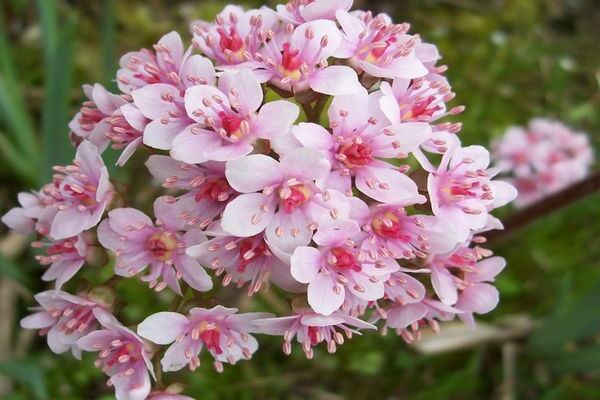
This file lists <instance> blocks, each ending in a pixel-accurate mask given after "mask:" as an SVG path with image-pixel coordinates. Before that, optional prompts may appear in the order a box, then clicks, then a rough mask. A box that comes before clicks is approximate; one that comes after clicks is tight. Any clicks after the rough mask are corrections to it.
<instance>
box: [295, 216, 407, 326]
mask: <svg viewBox="0 0 600 400" xmlns="http://www.w3.org/2000/svg"><path fill="white" fill-rule="evenodd" d="M361 236H363V235H361V230H360V228H359V226H358V224H357V223H356V222H354V221H349V220H338V221H332V222H329V223H326V224H322V225H321V226H320V227H319V230H318V231H317V233H316V234H315V236H314V238H313V240H314V241H315V243H316V244H317V245H318V246H319V247H318V248H314V247H308V246H299V247H297V248H296V250H295V251H294V253H293V254H292V257H291V260H290V262H291V273H292V276H293V277H294V278H295V279H296V280H297V281H298V282H300V283H306V284H308V288H307V297H308V304H310V306H311V307H312V309H313V310H314V311H315V312H318V313H319V314H323V315H330V314H332V313H333V312H334V311H336V310H338V309H340V308H341V307H342V305H343V304H344V300H345V299H346V296H347V292H348V293H351V294H353V295H354V296H356V297H359V298H361V299H363V300H366V301H374V300H377V299H380V298H382V297H383V295H384V282H385V281H386V280H387V278H388V277H389V274H391V273H392V272H395V271H397V270H398V269H399V268H400V266H399V265H398V264H397V263H396V261H394V260H392V259H378V260H375V261H369V260H365V259H364V256H363V255H362V254H361V251H360V244H361V241H362V240H361V239H364V236H363V237H362V238H361Z"/></svg>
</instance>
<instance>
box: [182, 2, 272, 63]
mask: <svg viewBox="0 0 600 400" xmlns="http://www.w3.org/2000/svg"><path fill="white" fill-rule="evenodd" d="M278 24H279V21H278V20H277V17H276V15H275V13H274V12H273V11H272V10H270V9H268V8H267V7H262V8H260V9H257V10H248V11H245V10H244V9H243V8H241V7H238V6H234V5H228V6H226V7H225V8H224V9H223V11H221V12H220V13H219V14H217V16H216V18H215V21H214V23H208V22H204V21H195V22H193V23H192V32H193V33H194V40H193V41H192V43H193V44H194V47H196V48H197V49H199V50H200V51H201V52H202V53H203V54H204V55H206V56H207V57H209V58H210V59H211V60H213V61H214V62H215V65H218V66H237V65H242V66H243V65H245V64H244V63H246V62H247V61H249V60H252V59H253V57H254V55H255V54H256V53H258V52H259V51H260V50H261V49H262V47H263V46H264V44H265V42H266V41H267V40H269V39H270V36H271V35H272V34H273V32H274V31H277V30H278Z"/></svg>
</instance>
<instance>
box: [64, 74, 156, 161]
mask: <svg viewBox="0 0 600 400" xmlns="http://www.w3.org/2000/svg"><path fill="white" fill-rule="evenodd" d="M83 90H84V92H85V93H86V95H87V97H88V98H89V101H87V102H85V103H83V106H82V107H81V109H80V111H79V112H78V113H77V115H75V117H74V118H73V120H72V121H71V122H70V124H69V128H71V131H72V134H73V137H72V139H73V141H74V142H76V143H79V142H81V141H82V140H89V141H90V142H92V143H93V144H94V145H96V146H97V147H98V149H99V151H100V152H102V151H104V149H105V148H106V146H107V145H108V144H109V142H111V141H112V143H113V144H112V147H113V148H114V149H124V150H123V153H122V154H121V156H120V157H119V160H118V161H117V165H119V166H122V165H124V164H125V163H126V162H127V160H128V159H129V158H130V157H131V155H132V154H133V153H134V152H135V150H136V148H137V147H138V146H139V145H140V144H141V142H142V132H143V131H144V128H145V126H146V122H147V121H146V118H145V117H144V116H143V115H142V114H141V113H140V111H139V110H138V109H137V108H136V107H135V106H133V105H132V104H130V103H129V101H130V98H129V96H125V95H123V96H117V95H114V94H112V93H109V92H108V91H107V90H106V89H105V88H104V87H103V86H102V85H100V84H95V85H94V86H93V87H92V86H90V85H84V86H83Z"/></svg>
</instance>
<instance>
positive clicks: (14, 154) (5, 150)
mask: <svg viewBox="0 0 600 400" xmlns="http://www.w3.org/2000/svg"><path fill="white" fill-rule="evenodd" d="M0 156H1V157H2V160H3V162H4V163H6V164H7V165H8V166H9V167H10V168H11V169H12V172H14V173H15V174H16V175H17V176H18V177H19V178H21V179H22V180H23V181H24V182H23V183H25V184H26V185H27V186H29V187H36V186H37V185H38V184H39V176H38V173H37V171H38V168H37V165H36V164H35V163H34V162H32V160H31V159H29V157H28V156H25V155H23V154H22V153H21V152H20V150H18V149H17V148H15V146H14V145H13V144H12V143H11V142H10V141H9V140H8V139H7V137H6V135H5V134H4V133H3V132H0Z"/></svg>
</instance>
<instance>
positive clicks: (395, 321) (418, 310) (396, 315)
mask: <svg viewBox="0 0 600 400" xmlns="http://www.w3.org/2000/svg"><path fill="white" fill-rule="evenodd" d="M425 314H427V307H426V306H425V305H424V304H423V303H416V304H407V305H405V306H398V307H394V308H392V309H391V310H388V312H387V325H388V326H389V327H390V328H394V329H403V328H406V327H407V326H409V325H410V324H412V323H413V322H416V321H418V320H420V319H421V318H423V317H424V316H425Z"/></svg>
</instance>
